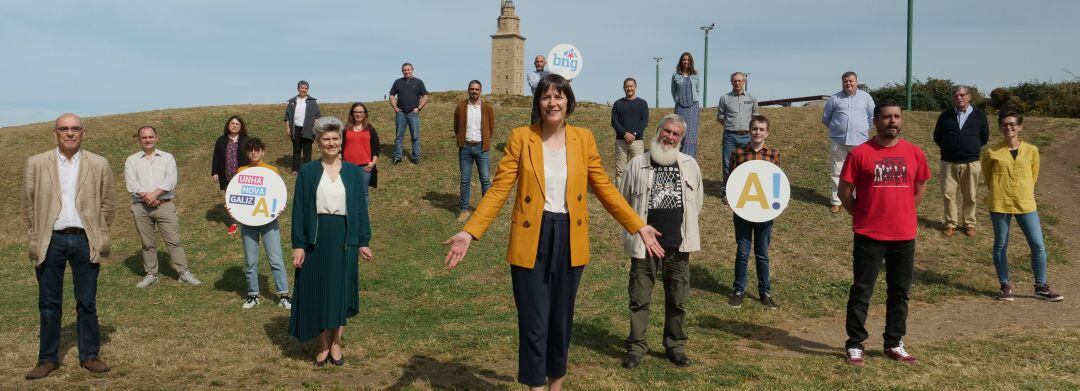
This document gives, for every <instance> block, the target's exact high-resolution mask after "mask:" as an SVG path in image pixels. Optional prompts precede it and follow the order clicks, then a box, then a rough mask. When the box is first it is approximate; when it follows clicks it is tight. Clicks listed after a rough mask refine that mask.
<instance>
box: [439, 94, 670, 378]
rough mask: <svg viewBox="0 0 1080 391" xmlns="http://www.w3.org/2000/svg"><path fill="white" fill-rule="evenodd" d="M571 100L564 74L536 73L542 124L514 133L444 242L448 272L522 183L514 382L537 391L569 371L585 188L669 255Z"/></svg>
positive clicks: (516, 224)
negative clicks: (578, 122) (572, 119)
mask: <svg viewBox="0 0 1080 391" xmlns="http://www.w3.org/2000/svg"><path fill="white" fill-rule="evenodd" d="M574 104H575V101H574V92H573V90H571V88H570V83H569V82H568V81H567V80H566V79H564V78H563V77H562V76H559V75H555V74H552V75H547V76H545V77H544V78H543V79H541V80H540V83H539V85H537V87H536V93H535V94H534V96H533V108H534V109H537V112H539V113H540V123H538V124H535V125H532V126H523V127H519V128H516V129H514V130H512V131H511V132H510V137H509V140H508V141H507V143H506V149H505V153H504V154H503V157H502V160H500V161H499V167H498V169H497V170H496V172H495V179H494V180H493V181H492V184H491V188H490V189H488V192H487V194H485V195H484V197H483V199H481V200H480V204H479V205H477V207H476V211H475V212H474V213H473V215H472V217H471V218H470V219H469V221H468V222H467V223H465V228H464V229H463V230H462V231H461V232H458V233H457V234H455V235H454V236H452V237H450V239H448V240H447V241H445V242H443V244H449V245H450V250H449V251H448V252H447V254H446V259H444V262H445V264H446V266H447V267H448V268H451V269H452V268H454V266H456V265H457V264H458V262H460V261H461V260H462V259H463V258H464V257H465V253H466V252H468V250H469V244H470V243H472V241H473V240H479V239H480V237H481V236H483V234H484V231H486V230H487V228H488V226H489V225H490V224H491V222H492V220H493V219H494V218H495V217H496V216H497V215H498V214H499V210H500V209H502V206H503V204H505V203H506V199H507V198H508V197H509V195H510V189H511V188H512V187H513V186H514V184H515V183H516V184H517V196H516V198H515V200H514V210H513V214H512V215H511V219H510V221H511V224H512V225H511V228H510V247H509V248H508V249H507V254H506V260H507V261H508V262H509V263H510V277H511V280H512V285H513V289H514V303H515V304H516V305H517V310H518V341H519V345H518V381H519V382H521V383H522V384H525V385H527V386H529V387H530V388H531V389H543V387H544V385H545V384H548V386H549V387H550V389H551V390H561V389H562V384H563V379H564V376H565V375H566V359H567V351H568V350H569V348H570V329H571V326H572V325H573V316H574V299H575V297H576V295H577V289H578V284H579V283H580V282H581V273H582V271H583V269H584V268H585V265H586V264H588V263H589V213H588V210H587V209H586V204H587V202H588V195H587V194H586V192H587V189H588V187H589V186H591V187H592V189H593V194H595V195H596V198H597V199H599V200H600V203H601V204H602V205H603V206H604V209H606V210H607V211H608V213H610V214H611V216H612V217H614V218H615V220H618V222H619V224H621V225H622V226H623V228H625V229H626V230H627V231H628V232H632V233H637V234H638V235H639V236H640V237H641V240H643V241H644V243H645V246H646V249H647V250H648V251H649V254H650V255H652V256H656V257H662V256H663V253H664V250H663V249H662V248H661V247H660V245H659V243H657V241H656V237H657V236H660V234H659V233H657V232H656V229H654V228H653V227H652V226H649V225H646V224H645V222H643V221H642V220H641V218H640V217H638V215H637V213H635V212H634V210H633V209H632V208H630V205H629V204H627V203H626V200H625V199H623V198H622V195H620V194H619V191H618V189H616V188H615V186H613V185H612V184H611V181H610V180H609V179H608V176H607V173H605V171H604V167H603V165H601V163H600V155H599V154H598V153H597V151H596V140H595V139H594V138H593V134H592V132H591V131H589V130H588V129H584V128H578V127H574V126H569V125H566V122H565V120H566V117H567V116H569V115H570V114H571V113H573V112H574ZM545 377H546V378H547V379H546V380H547V381H545Z"/></svg>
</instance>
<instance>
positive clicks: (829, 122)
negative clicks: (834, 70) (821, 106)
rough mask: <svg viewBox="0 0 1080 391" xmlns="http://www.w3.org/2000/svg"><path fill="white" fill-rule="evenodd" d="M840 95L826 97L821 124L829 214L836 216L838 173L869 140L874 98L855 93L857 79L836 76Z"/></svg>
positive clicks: (857, 85) (847, 74) (855, 77)
mask: <svg viewBox="0 0 1080 391" xmlns="http://www.w3.org/2000/svg"><path fill="white" fill-rule="evenodd" d="M840 81H841V87H842V88H843V89H842V90H841V91H840V92H837V93H836V94H834V95H833V96H831V97H829V101H828V102H826V103H825V111H824V113H822V115H821V123H822V124H824V125H825V126H826V127H827V128H828V129H829V140H830V142H829V145H830V146H829V156H830V169H831V170H830V173H829V174H830V175H831V176H832V196H831V197H832V198H831V199H830V204H831V205H830V206H829V211H830V212H832V213H839V212H840V197H838V196H837V195H836V190H837V187H838V186H839V185H840V169H842V168H844V159H847V155H848V152H851V150H852V149H854V148H855V147H857V146H859V145H861V144H862V143H865V142H866V140H869V139H870V125H871V124H873V123H874V98H873V97H871V96H870V94H869V93H867V92H866V91H862V90H860V89H859V76H858V75H856V74H855V72H851V71H848V72H844V74H843V75H842V76H840Z"/></svg>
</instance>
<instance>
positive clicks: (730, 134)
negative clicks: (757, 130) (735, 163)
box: [716, 72, 759, 189]
mask: <svg viewBox="0 0 1080 391" xmlns="http://www.w3.org/2000/svg"><path fill="white" fill-rule="evenodd" d="M758 114H759V113H758V104H757V99H755V98H754V97H753V96H752V95H750V94H749V93H747V92H746V75H745V74H744V73H742V72H735V73H732V74H731V92H729V93H727V94H724V95H722V96H720V104H719V105H717V108H716V122H719V123H721V124H723V125H724V144H723V159H724V187H723V188H724V189H727V177H728V173H729V172H730V171H731V153H732V152H734V151H735V149H736V148H742V147H745V146H746V144H747V143H749V142H750V117H752V116H755V115H758Z"/></svg>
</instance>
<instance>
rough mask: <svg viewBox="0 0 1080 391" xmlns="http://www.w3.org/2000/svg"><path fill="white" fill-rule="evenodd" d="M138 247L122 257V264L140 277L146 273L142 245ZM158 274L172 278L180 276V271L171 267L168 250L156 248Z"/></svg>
mask: <svg viewBox="0 0 1080 391" xmlns="http://www.w3.org/2000/svg"><path fill="white" fill-rule="evenodd" d="M139 248H140V250H139V252H137V253H135V254H131V255H130V256H128V257H127V258H125V259H124V266H126V267H127V269H128V270H129V271H131V274H134V275H136V276H139V277H142V276H145V275H146V267H145V266H144V265H143V258H142V250H141V248H142V246H141V245H140V247H139ZM158 276H159V277H168V278H170V279H173V280H175V279H178V278H180V273H177V272H176V269H173V267H172V262H171V258H169V252H168V251H161V249H158ZM134 284H135V283H132V285H134Z"/></svg>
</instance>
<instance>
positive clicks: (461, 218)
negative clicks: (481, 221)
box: [457, 210, 472, 223]
mask: <svg viewBox="0 0 1080 391" xmlns="http://www.w3.org/2000/svg"><path fill="white" fill-rule="evenodd" d="M471 215H472V213H469V211H467V210H463V211H461V213H458V215H457V221H458V222H459V223H464V222H466V221H469V216H471Z"/></svg>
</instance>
